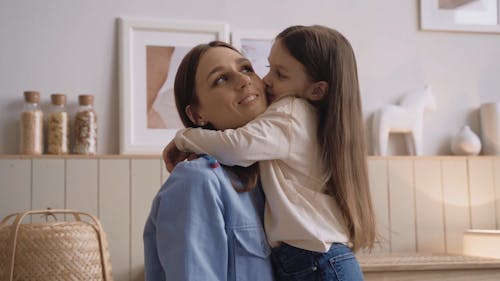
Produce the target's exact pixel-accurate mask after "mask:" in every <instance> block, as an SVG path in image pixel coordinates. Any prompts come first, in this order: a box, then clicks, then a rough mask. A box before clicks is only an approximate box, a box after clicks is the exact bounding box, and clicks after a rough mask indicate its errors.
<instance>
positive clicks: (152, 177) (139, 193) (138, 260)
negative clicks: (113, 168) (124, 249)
mask: <svg viewBox="0 0 500 281" xmlns="http://www.w3.org/2000/svg"><path fill="white" fill-rule="evenodd" d="M131 161H132V163H131V171H130V172H131V196H132V197H131V198H132V200H131V222H130V223H131V280H133V281H135V280H142V279H141V278H142V277H143V276H144V247H143V240H142V233H143V230H144V224H145V222H146V219H147V216H148V215H149V211H150V209H151V203H152V202H153V198H154V196H155V195H156V193H157V192H158V190H159V189H160V187H161V183H162V178H161V166H160V163H159V162H158V159H153V160H150V159H148V160H145V159H133V160H131Z"/></svg>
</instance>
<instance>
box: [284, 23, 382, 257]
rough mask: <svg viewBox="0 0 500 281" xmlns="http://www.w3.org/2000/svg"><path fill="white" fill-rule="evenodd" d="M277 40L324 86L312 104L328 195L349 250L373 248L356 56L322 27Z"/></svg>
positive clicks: (294, 28)
mask: <svg viewBox="0 0 500 281" xmlns="http://www.w3.org/2000/svg"><path fill="white" fill-rule="evenodd" d="M276 40H281V42H282V43H283V45H284V46H285V47H286V48H287V49H288V51H289V52H290V54H291V55H292V56H293V57H294V58H295V59H297V60H298V61H299V62H300V63H302V65H304V67H305V68H306V71H307V72H308V74H309V75H310V77H311V78H312V79H313V81H314V82H317V81H326V82H327V83H328V92H327V95H326V96H325V98H324V99H323V100H321V101H320V102H316V103H315V105H316V107H317V108H318V113H319V119H318V120H319V123H318V140H319V145H320V147H321V153H322V161H323V166H324V169H325V171H326V173H327V175H328V181H327V192H328V194H330V195H332V196H333V197H334V198H335V201H336V203H337V204H338V207H339V208H340V210H341V213H342V216H343V220H344V221H345V223H346V231H347V234H348V237H349V239H350V242H351V243H352V249H353V251H356V250H358V249H361V248H369V249H371V248H372V247H373V245H374V242H375V239H376V228H375V215H374V212H373V206H372V201H371V197H370V189H369V181H368V171H367V152H366V145H365V137H364V134H365V128H364V122H363V116H362V108H361V97H360V92H359V82H358V73H357V67H356V59H355V56H354V51H353V49H352V47H351V45H350V43H349V41H348V40H347V39H346V38H345V37H344V36H343V35H342V34H340V33H339V32H337V31H335V30H333V29H331V28H328V27H324V26H292V27H289V28H287V29H285V30H284V31H282V32H281V33H280V34H279V35H278V36H277V37H276Z"/></svg>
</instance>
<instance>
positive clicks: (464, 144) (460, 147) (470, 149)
mask: <svg viewBox="0 0 500 281" xmlns="http://www.w3.org/2000/svg"><path fill="white" fill-rule="evenodd" d="M451 152H453V154H455V155H478V154H479V152H481V140H480V139H479V137H478V136H477V135H476V134H475V133H474V132H473V131H472V130H471V129H470V128H469V126H464V127H463V128H462V129H461V130H460V131H459V132H458V133H457V134H456V135H455V137H454V138H453V139H452V140H451Z"/></svg>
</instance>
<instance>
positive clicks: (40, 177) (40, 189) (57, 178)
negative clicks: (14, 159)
mask: <svg viewBox="0 0 500 281" xmlns="http://www.w3.org/2000/svg"><path fill="white" fill-rule="evenodd" d="M32 161H33V188H32V190H33V202H32V209H33V210H40V209H47V208H52V209H64V208H65V206H64V197H65V177H66V175H65V173H66V169H65V160H64V159H40V158H36V159H33V160H32ZM33 220H34V221H35V220H36V221H40V218H39V217H38V216H35V217H33Z"/></svg>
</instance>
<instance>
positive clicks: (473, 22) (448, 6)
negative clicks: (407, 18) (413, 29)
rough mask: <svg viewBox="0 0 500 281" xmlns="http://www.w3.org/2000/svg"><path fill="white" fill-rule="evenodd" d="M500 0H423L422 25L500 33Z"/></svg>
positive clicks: (435, 28)
mask: <svg viewBox="0 0 500 281" xmlns="http://www.w3.org/2000/svg"><path fill="white" fill-rule="evenodd" d="M499 2H500V0H420V28H421V29H422V30H433V31H464V32H482V33H500V4H499Z"/></svg>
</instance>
